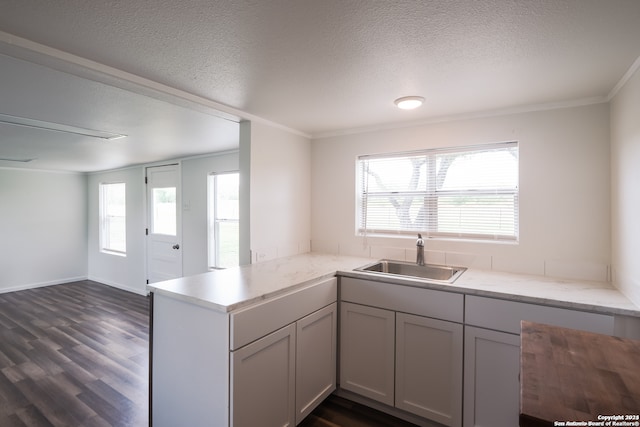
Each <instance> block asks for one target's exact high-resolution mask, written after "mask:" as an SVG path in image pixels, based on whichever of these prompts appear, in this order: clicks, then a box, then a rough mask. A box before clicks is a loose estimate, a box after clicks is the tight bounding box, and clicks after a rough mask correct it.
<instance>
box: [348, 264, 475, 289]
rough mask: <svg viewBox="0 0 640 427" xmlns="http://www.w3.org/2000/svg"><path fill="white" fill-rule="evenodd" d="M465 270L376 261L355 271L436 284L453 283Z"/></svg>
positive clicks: (463, 268) (461, 268) (462, 268)
mask: <svg viewBox="0 0 640 427" xmlns="http://www.w3.org/2000/svg"><path fill="white" fill-rule="evenodd" d="M465 270H466V268H465V267H449V266H446V265H436V264H425V265H418V264H415V263H411V262H403V261H391V260H382V261H377V262H375V263H373V264H369V265H365V266H364V267H360V268H356V271H366V272H369V273H380V274H383V275H386V276H391V277H400V276H401V277H410V278H412V279H423V280H426V281H429V282H438V283H453V282H455V280H456V279H457V278H458V277H460V275H461V274H462V273H464V272H465Z"/></svg>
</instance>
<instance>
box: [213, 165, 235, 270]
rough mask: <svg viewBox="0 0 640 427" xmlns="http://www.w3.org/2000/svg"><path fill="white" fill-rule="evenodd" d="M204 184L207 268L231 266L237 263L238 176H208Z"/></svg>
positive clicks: (228, 174)
mask: <svg viewBox="0 0 640 427" xmlns="http://www.w3.org/2000/svg"><path fill="white" fill-rule="evenodd" d="M208 184H209V185H208V186H209V267H210V268H228V267H233V266H236V265H238V264H239V260H240V258H239V257H240V248H239V245H240V234H239V233H240V221H239V220H240V174H239V173H237V172H234V173H221V174H212V175H209V183H208Z"/></svg>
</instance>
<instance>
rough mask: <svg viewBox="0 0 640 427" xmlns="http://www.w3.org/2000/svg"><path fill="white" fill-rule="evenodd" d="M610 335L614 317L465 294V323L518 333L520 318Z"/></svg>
mask: <svg viewBox="0 0 640 427" xmlns="http://www.w3.org/2000/svg"><path fill="white" fill-rule="evenodd" d="M521 320H528V321H531V322H539V323H546V324H549V325H555V326H563V327H565V328H572V329H580V330H583V331H590V332H597V333H601V334H607V335H611V334H613V322H614V319H613V316H609V315H606V314H598V313H588V312H585V311H579V310H571V309H565V308H557V307H547V306H542V305H536V304H529V303H522V302H516V301H505V300H499V299H494V298H485V297H478V296H474V295H467V297H466V305H465V324H467V325H473V326H479V327H482V328H487V329H494V330H497V331H504V332H510V333H512V334H520V321H521Z"/></svg>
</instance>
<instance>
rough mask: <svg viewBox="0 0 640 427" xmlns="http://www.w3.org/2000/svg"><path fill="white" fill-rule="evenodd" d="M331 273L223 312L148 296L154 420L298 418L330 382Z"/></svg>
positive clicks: (160, 425) (249, 422)
mask: <svg viewBox="0 0 640 427" xmlns="http://www.w3.org/2000/svg"><path fill="white" fill-rule="evenodd" d="M336 300H337V279H336V278H335V277H332V278H329V279H322V280H318V281H314V282H311V283H308V284H306V285H304V286H302V287H297V288H295V289H293V290H291V291H289V292H285V293H283V294H281V295H279V296H275V297H273V298H268V299H265V300H262V301H259V302H256V303H255V304H252V305H248V306H245V307H242V308H239V309H236V310H232V311H229V312H223V311H218V310H215V309H213V308H210V307H207V306H206V305H201V304H197V303H193V300H191V299H185V300H181V299H178V298H172V297H167V296H165V295H162V294H155V293H154V294H152V320H153V322H152V332H153V333H152V355H151V356H152V357H151V379H150V385H151V390H150V397H151V405H152V408H151V419H152V423H153V426H154V427H164V426H166V427H173V426H178V425H188V426H198V427H200V426H202V427H205V426H212V427H220V426H234V427H237V426H252V427H254V426H265V427H272V426H273V427H282V426H294V425H296V423H298V422H299V421H301V420H302V418H303V417H304V416H305V415H306V414H308V413H309V412H311V411H312V410H313V409H314V408H315V406H316V405H317V404H318V403H320V402H321V401H322V400H323V399H324V398H325V397H326V396H327V395H328V394H330V393H331V392H332V391H333V390H334V389H335V377H336V374H335V369H336V357H337V356H336V340H337V303H336Z"/></svg>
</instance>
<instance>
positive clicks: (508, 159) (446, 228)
mask: <svg viewBox="0 0 640 427" xmlns="http://www.w3.org/2000/svg"><path fill="white" fill-rule="evenodd" d="M357 177H358V182H357V193H358V194H357V231H358V233H359V234H362V235H366V234H377V235H385V234H410V235H415V234H417V233H422V234H424V235H426V236H430V237H451V238H463V239H493V240H514V241H515V240H517V239H518V144H517V143H516V142H508V143H498V144H490V145H483V146H476V147H464V148H453V149H438V150H424V151H419V152H410V153H396V154H387V155H375V156H374V155H370V156H360V157H359V158H358V161H357Z"/></svg>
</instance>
